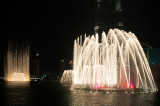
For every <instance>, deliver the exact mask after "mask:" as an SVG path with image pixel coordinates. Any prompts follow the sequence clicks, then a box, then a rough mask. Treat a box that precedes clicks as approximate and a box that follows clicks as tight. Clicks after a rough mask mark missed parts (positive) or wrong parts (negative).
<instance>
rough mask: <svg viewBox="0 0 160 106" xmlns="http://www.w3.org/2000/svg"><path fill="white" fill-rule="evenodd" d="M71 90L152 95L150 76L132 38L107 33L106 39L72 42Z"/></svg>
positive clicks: (135, 39) (145, 60) (139, 45)
mask: <svg viewBox="0 0 160 106" xmlns="http://www.w3.org/2000/svg"><path fill="white" fill-rule="evenodd" d="M73 57H74V58H73V70H72V86H71V88H72V89H83V88H84V89H85V88H87V89H88V88H89V89H93V90H94V89H96V90H98V89H101V90H133V89H134V90H135V89H138V90H140V91H143V92H156V91H157V90H158V89H157V87H156V85H155V82H154V79H153V76H152V72H151V69H150V66H149V64H148V61H147V59H146V56H145V53H144V51H143V48H142V46H141V44H140V42H139V41H138V39H137V37H136V36H135V34H133V33H131V32H128V33H127V32H125V31H124V30H119V29H110V30H109V32H108V35H107V36H106V34H105V33H104V32H103V33H102V36H101V41H100V40H99V35H98V34H96V35H95V36H94V35H93V36H91V37H90V36H88V37H86V36H85V37H84V42H83V43H82V36H80V37H79V38H77V39H76V40H75V41H74V52H73Z"/></svg>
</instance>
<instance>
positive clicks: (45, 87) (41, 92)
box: [0, 81, 160, 106]
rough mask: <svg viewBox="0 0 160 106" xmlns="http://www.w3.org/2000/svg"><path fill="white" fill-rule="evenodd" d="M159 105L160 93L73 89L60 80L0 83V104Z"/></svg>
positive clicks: (55, 105)
mask: <svg viewBox="0 0 160 106" xmlns="http://www.w3.org/2000/svg"><path fill="white" fill-rule="evenodd" d="M10 105H11V106H17V105H18V106H19V105H20V106H39V105H43V106H51V105H53V106H60V105H61V106H63V105H65V106H159V105H160V92H159V91H158V92H156V93H151V94H140V93H135V94H131V93H129V94H125V93H106V92H99V93H96V92H94V93H90V91H83V92H80V91H71V90H70V89H69V86H68V85H64V84H61V83H59V81H47V82H29V83H14V82H0V106H10Z"/></svg>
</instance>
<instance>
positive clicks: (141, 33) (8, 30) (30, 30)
mask: <svg viewBox="0 0 160 106" xmlns="http://www.w3.org/2000/svg"><path fill="white" fill-rule="evenodd" d="M93 1H94V0H63V1H62V0H57V1H56V0H14V1H13V0H5V1H3V2H1V13H0V14H1V26H2V28H1V31H0V40H1V41H0V56H1V58H0V63H1V64H3V56H4V53H5V52H4V50H5V49H6V44H7V41H8V39H19V40H28V41H29V42H30V46H31V58H32V56H33V55H35V53H39V54H40V58H41V67H42V68H41V69H42V71H43V72H53V71H58V69H59V61H60V59H65V60H66V61H69V60H72V54H73V42H74V39H76V38H77V37H78V36H80V35H84V34H87V35H88V34H90V35H92V34H93V33H94V32H93V25H94V23H93V22H94V17H93V14H94V11H93ZM122 7H123V11H124V24H125V30H126V31H131V32H133V33H135V34H136V35H137V37H138V39H140V40H141V41H143V42H149V44H150V45H151V46H153V47H156V48H160V42H159V38H158V37H159V36H160V35H159V25H160V24H159V11H158V10H159V6H158V3H156V2H155V1H150V2H149V1H147V0H123V2H122ZM0 69H1V70H2V68H0Z"/></svg>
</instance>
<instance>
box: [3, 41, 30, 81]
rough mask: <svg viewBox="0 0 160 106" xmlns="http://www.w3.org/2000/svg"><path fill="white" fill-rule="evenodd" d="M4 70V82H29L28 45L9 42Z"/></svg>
mask: <svg viewBox="0 0 160 106" xmlns="http://www.w3.org/2000/svg"><path fill="white" fill-rule="evenodd" d="M5 68H6V69H5V80H6V81H30V73H29V45H28V43H26V42H18V41H9V43H8V52H7V58H6V64H5Z"/></svg>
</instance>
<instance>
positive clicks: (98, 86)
mask: <svg viewBox="0 0 160 106" xmlns="http://www.w3.org/2000/svg"><path fill="white" fill-rule="evenodd" d="M103 87H104V85H98V84H95V85H94V88H103Z"/></svg>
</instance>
